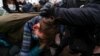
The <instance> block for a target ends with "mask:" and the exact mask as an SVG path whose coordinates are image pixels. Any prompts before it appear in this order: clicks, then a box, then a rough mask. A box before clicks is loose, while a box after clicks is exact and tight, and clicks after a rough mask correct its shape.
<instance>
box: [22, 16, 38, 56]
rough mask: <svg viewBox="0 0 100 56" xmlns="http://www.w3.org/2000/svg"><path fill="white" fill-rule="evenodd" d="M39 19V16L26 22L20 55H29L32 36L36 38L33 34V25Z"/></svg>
mask: <svg viewBox="0 0 100 56" xmlns="http://www.w3.org/2000/svg"><path fill="white" fill-rule="evenodd" d="M39 20H40V18H39V17H38V16H37V17H35V18H33V19H31V20H29V21H28V22H26V23H25V25H24V33H23V43H22V48H21V51H20V56H29V51H30V44H31V39H32V38H34V39H36V38H35V37H33V34H32V26H33V25H34V24H36V23H37V22H38V21H39Z"/></svg>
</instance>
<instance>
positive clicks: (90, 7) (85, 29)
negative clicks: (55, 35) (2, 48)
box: [55, 0, 100, 52]
mask: <svg viewBox="0 0 100 56" xmlns="http://www.w3.org/2000/svg"><path fill="white" fill-rule="evenodd" d="M55 16H56V20H55V22H56V23H60V24H64V25H68V26H70V27H72V28H71V39H70V40H69V44H71V46H72V48H73V47H75V46H76V47H77V46H78V45H79V46H80V50H83V51H87V50H89V52H90V51H91V50H92V49H91V48H94V44H95V43H96V44H97V45H98V44H99V45H100V41H99V40H100V30H99V29H100V4H99V2H97V1H96V0H95V2H94V3H93V1H92V2H91V3H89V4H87V5H85V6H84V7H83V8H69V9H67V8H55ZM73 27H75V28H73ZM76 39H80V41H79V42H77V40H76ZM95 40H96V41H95ZM75 42H76V43H75ZM94 42H95V43H94ZM74 44H77V45H75V46H73V45H74ZM83 46H84V47H85V48H84V47H83ZM73 49H75V48H73ZM85 49H86V50H85ZM80 50H79V51H80Z"/></svg>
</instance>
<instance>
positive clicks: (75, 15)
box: [55, 3, 100, 26]
mask: <svg viewBox="0 0 100 56" xmlns="http://www.w3.org/2000/svg"><path fill="white" fill-rule="evenodd" d="M58 11H59V12H58ZM55 15H56V17H57V18H61V20H60V19H59V21H60V23H61V24H67V25H72V26H73V25H75V26H95V25H98V26H99V25H100V4H96V3H94V4H93V3H90V4H87V5H86V6H85V7H84V8H69V9H67V8H56V9H55Z"/></svg>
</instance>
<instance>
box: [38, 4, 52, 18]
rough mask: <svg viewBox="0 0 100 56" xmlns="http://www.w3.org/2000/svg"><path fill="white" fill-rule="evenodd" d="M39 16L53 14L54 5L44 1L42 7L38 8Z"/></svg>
mask: <svg viewBox="0 0 100 56" xmlns="http://www.w3.org/2000/svg"><path fill="white" fill-rule="evenodd" d="M40 16H43V17H50V16H54V6H53V4H52V3H50V2H49V3H46V4H45V5H44V6H43V8H41V9H40Z"/></svg>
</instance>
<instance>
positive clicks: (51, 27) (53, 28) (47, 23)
mask: <svg viewBox="0 0 100 56" xmlns="http://www.w3.org/2000/svg"><path fill="white" fill-rule="evenodd" d="M40 32H43V34H44V36H43V37H44V38H46V39H48V42H49V43H51V42H53V41H54V40H55V36H56V34H57V33H58V32H59V31H58V28H57V25H55V24H54V20H53V19H52V18H48V19H46V18H43V19H42V20H40Z"/></svg>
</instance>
